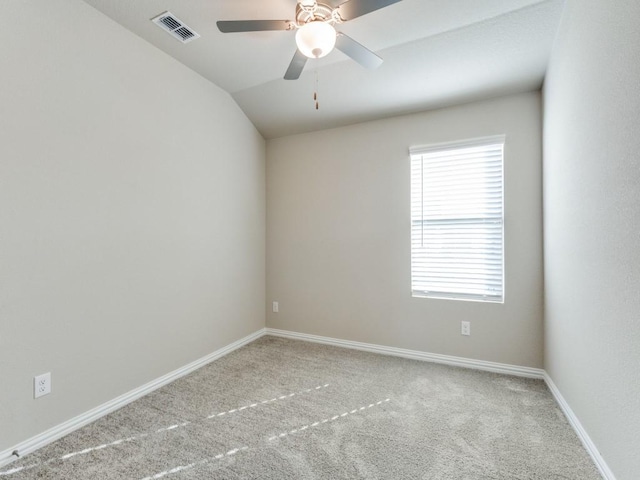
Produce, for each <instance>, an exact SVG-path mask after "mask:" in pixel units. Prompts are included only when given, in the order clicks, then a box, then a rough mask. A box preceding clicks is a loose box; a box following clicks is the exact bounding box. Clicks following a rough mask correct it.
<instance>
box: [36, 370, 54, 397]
mask: <svg viewBox="0 0 640 480" xmlns="http://www.w3.org/2000/svg"><path fill="white" fill-rule="evenodd" d="M50 393H51V372H47V373H43V374H42V375H38V376H37V377H33V398H39V397H42V396H43V395H48V394H50Z"/></svg>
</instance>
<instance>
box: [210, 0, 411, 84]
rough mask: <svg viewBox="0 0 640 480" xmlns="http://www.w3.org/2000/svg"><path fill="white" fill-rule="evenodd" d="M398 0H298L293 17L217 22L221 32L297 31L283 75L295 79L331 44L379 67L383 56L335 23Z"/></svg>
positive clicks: (327, 49) (330, 47)
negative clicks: (335, 0)
mask: <svg viewBox="0 0 640 480" xmlns="http://www.w3.org/2000/svg"><path fill="white" fill-rule="evenodd" d="M400 1H401V0H347V1H346V2H344V3H342V4H341V5H339V6H337V7H335V8H334V7H332V6H330V5H327V4H325V3H319V2H316V1H315V0H298V3H297V5H296V14H295V20H220V21H218V22H217V23H216V24H217V25H218V29H219V30H220V31H221V32H222V33H237V32H261V31H269V30H287V31H293V30H296V45H297V47H298V49H297V50H296V53H295V54H294V56H293V59H292V60H291V63H290V64H289V68H288V69H287V71H286V73H285V74H284V78H285V80H296V79H298V78H299V77H300V74H301V73H302V70H303V69H304V66H305V64H306V63H307V59H308V58H322V57H324V56H326V55H328V54H329V53H330V52H331V51H332V50H333V48H334V47H335V48H337V49H338V50H340V51H341V52H342V53H344V54H346V55H347V56H349V57H351V58H352V59H353V60H355V61H356V62H358V63H359V64H360V65H362V66H364V67H366V68H376V67H378V66H380V64H381V63H382V58H380V57H379V56H378V55H376V54H375V53H373V52H372V51H371V50H369V49H368V48H366V47H364V46H362V45H360V44H359V43H358V42H356V41H355V40H354V39H352V38H351V37H349V36H347V35H345V34H344V33H342V32H339V31H337V30H336V27H335V26H336V25H340V24H342V23H344V22H347V21H349V20H353V19H354V18H358V17H361V16H362V15H366V14H367V13H371V12H374V11H376V10H379V9H381V8H384V7H387V6H389V5H392V4H394V3H397V2H400Z"/></svg>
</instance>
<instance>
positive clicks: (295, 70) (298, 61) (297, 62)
mask: <svg viewBox="0 0 640 480" xmlns="http://www.w3.org/2000/svg"><path fill="white" fill-rule="evenodd" d="M306 63H307V57H306V56H305V55H303V54H302V53H301V52H300V50H296V53H295V54H294V55H293V58H292V59H291V63H290V64H289V68H287V71H286V73H285V74H284V79H285V80H297V79H298V78H300V74H301V73H302V70H303V69H304V66H305V64H306Z"/></svg>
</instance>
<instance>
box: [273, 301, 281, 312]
mask: <svg viewBox="0 0 640 480" xmlns="http://www.w3.org/2000/svg"><path fill="white" fill-rule="evenodd" d="M279 311H280V305H278V302H273V313H278V312H279Z"/></svg>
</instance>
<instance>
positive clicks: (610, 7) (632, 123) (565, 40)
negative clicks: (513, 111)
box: [544, 0, 640, 480]
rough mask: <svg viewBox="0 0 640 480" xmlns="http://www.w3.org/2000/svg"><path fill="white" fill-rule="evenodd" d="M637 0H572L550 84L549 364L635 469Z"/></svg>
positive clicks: (609, 447) (639, 436)
mask: <svg viewBox="0 0 640 480" xmlns="http://www.w3.org/2000/svg"><path fill="white" fill-rule="evenodd" d="M638 19H640V3H639V2H638V1H637V0H620V1H617V2H602V1H599V0H569V1H568V2H567V6H566V11H565V17H564V19H563V22H562V25H561V28H560V33H559V35H558V38H557V41H556V45H555V48H554V51H553V55H552V60H551V64H550V68H549V73H548V76H547V79H546V82H545V95H544V107H545V115H544V119H545V128H544V157H545V159H544V172H545V174H544V196H545V201H544V211H545V220H544V230H545V243H544V246H545V298H546V301H545V303H546V305H545V318H546V320H545V343H546V353H545V368H546V370H547V372H548V373H549V375H550V376H551V378H552V379H553V381H554V382H555V383H556V385H557V386H558V388H559V390H560V391H561V392H562V395H563V396H564V398H565V399H566V400H567V402H568V403H569V405H570V406H571V408H572V409H573V411H574V413H575V414H576V415H577V417H578V418H579V419H580V422H581V423H582V425H583V427H584V428H585V429H586V431H587V433H588V434H589V436H590V437H591V439H592V440H593V441H594V442H595V444H596V446H597V448H598V450H599V451H600V454H601V455H602V456H603V458H604V460H605V461H606V462H607V464H608V465H609V467H610V468H611V469H612V471H613V473H614V474H615V476H616V478H617V479H618V480H632V479H637V478H639V475H640V474H639V472H640V456H639V455H638V452H640V413H639V412H640V153H639V152H640V90H639V85H640V84H639V81H640V80H639V79H640V29H639V28H638Z"/></svg>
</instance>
